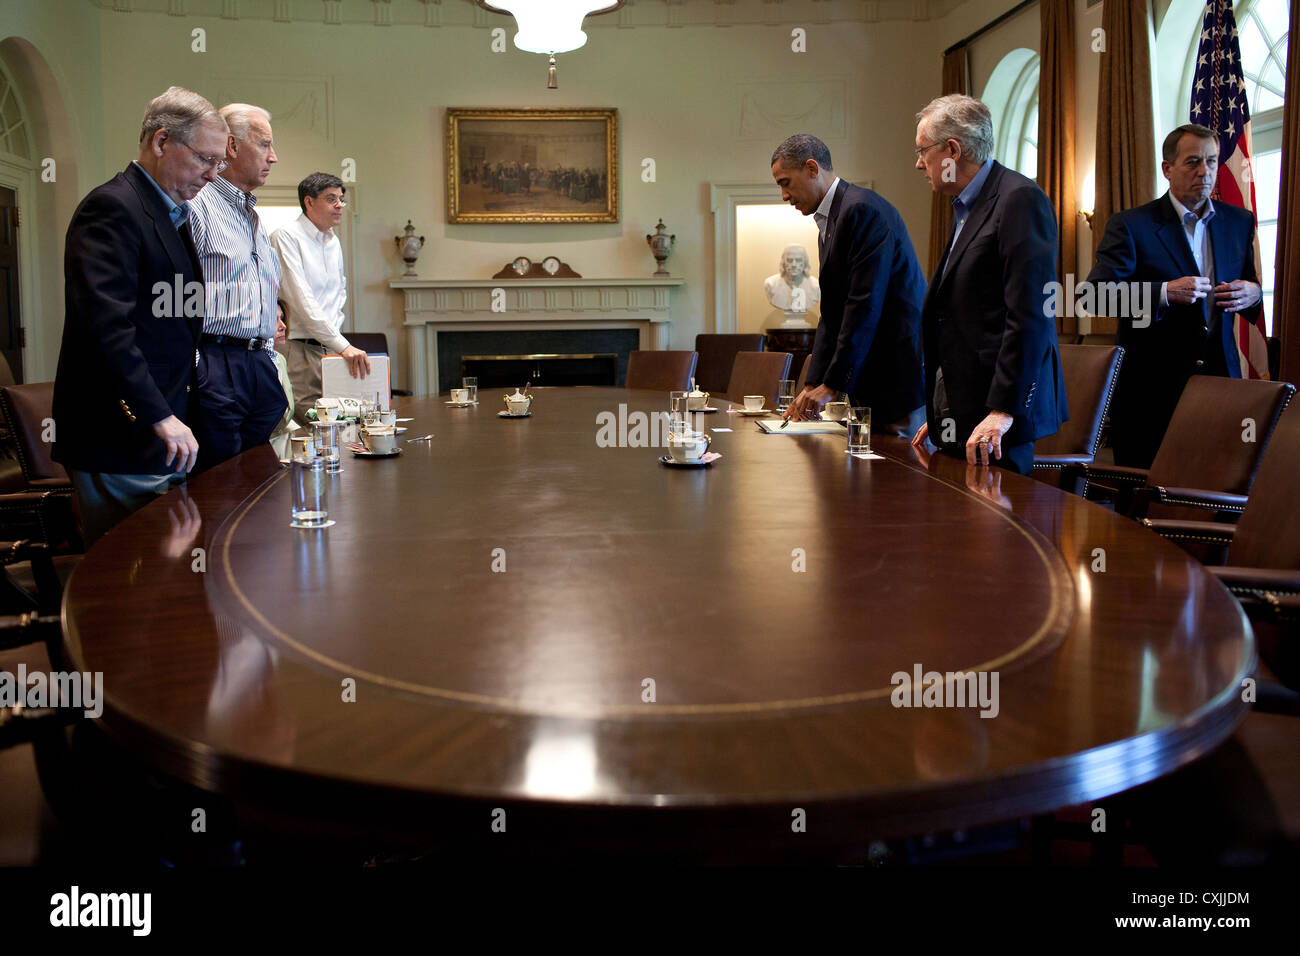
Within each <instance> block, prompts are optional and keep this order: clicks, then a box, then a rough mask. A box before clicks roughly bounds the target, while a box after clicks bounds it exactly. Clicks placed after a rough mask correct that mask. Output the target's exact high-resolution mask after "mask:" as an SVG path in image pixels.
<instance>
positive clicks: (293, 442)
mask: <svg viewBox="0 0 1300 956" xmlns="http://www.w3.org/2000/svg"><path fill="white" fill-rule="evenodd" d="M289 448H290V454H289V458H290V460H292V461H315V460H316V436H315V435H311V434H307V435H292V436H290V438H289Z"/></svg>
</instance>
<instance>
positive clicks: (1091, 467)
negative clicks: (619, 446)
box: [1084, 462, 1151, 488]
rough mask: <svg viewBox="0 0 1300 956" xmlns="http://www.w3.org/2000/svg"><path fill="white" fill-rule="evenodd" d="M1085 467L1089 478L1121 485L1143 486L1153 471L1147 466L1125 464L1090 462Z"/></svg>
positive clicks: (1101, 482) (1103, 482)
mask: <svg viewBox="0 0 1300 956" xmlns="http://www.w3.org/2000/svg"><path fill="white" fill-rule="evenodd" d="M1084 467H1085V470H1086V471H1087V475H1088V480H1089V481H1095V482H1098V483H1100V484H1113V485H1117V486H1120V487H1129V488H1143V487H1145V486H1146V483H1147V478H1148V477H1150V475H1151V472H1150V470H1148V469H1146V468H1128V467H1125V466H1124V465H1099V464H1097V463H1096V462H1090V463H1089V464H1087V465H1086V466H1084Z"/></svg>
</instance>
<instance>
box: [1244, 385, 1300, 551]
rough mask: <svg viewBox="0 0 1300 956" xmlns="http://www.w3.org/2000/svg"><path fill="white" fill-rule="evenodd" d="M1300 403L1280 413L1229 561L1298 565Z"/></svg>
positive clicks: (1261, 462) (1299, 531)
mask: <svg viewBox="0 0 1300 956" xmlns="http://www.w3.org/2000/svg"><path fill="white" fill-rule="evenodd" d="M1296 475H1300V408H1290V409H1287V410H1286V411H1285V412H1283V413H1282V416H1281V417H1280V418H1279V419H1278V423H1277V427H1276V428H1275V429H1273V437H1272V438H1270V439H1269V442H1268V448H1266V449H1265V450H1264V453H1263V455H1262V456H1261V458H1260V463H1259V473H1258V474H1257V475H1256V476H1255V484H1254V486H1253V487H1252V488H1251V489H1250V498H1249V499H1248V500H1247V501H1246V508H1245V510H1244V511H1243V512H1242V513H1241V517H1240V518H1239V519H1238V521H1237V531H1236V533H1235V534H1234V535H1233V538H1232V547H1231V549H1229V551H1228V563H1229V564H1235V565H1238V566H1241V567H1250V568H1281V569H1284V570H1291V571H1295V570H1300V507H1296Z"/></svg>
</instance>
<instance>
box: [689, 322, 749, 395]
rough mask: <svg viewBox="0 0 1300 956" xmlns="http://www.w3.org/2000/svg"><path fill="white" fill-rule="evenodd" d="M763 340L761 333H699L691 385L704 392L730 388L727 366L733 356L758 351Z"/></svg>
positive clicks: (730, 364)
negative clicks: (697, 358)
mask: <svg viewBox="0 0 1300 956" xmlns="http://www.w3.org/2000/svg"><path fill="white" fill-rule="evenodd" d="M766 341H767V337H766V336H765V335H763V334H762V333H761V332H759V333H755V334H753V335H715V334H713V333H710V332H701V333H700V334H699V335H697V336H695V351H696V352H698V353H699V356H700V358H699V361H698V362H697V363H696V365H695V383H696V384H697V385H699V387H700V388H702V389H704V390H705V391H706V392H716V393H719V394H720V393H722V392H725V391H726V390H727V389H728V388H729V387H730V386H731V366H732V365H733V364H734V363H735V360H736V353H737V352H761V351H763V349H764V348H765V343H766Z"/></svg>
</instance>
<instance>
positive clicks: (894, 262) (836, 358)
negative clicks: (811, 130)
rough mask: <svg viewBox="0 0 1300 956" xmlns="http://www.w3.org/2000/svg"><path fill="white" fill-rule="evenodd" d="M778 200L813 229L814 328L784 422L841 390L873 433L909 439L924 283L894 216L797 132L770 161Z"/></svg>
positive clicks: (920, 403)
mask: <svg viewBox="0 0 1300 956" xmlns="http://www.w3.org/2000/svg"><path fill="white" fill-rule="evenodd" d="M772 178H773V179H774V180H775V181H776V184H777V186H778V187H779V188H780V190H781V198H782V199H783V200H784V201H786V202H788V203H789V204H790V205H792V206H794V207H795V208H796V209H798V210H799V211H800V212H801V213H803V214H804V215H805V216H812V217H813V219H814V220H815V221H816V223H817V231H818V233H819V238H818V241H817V251H818V254H819V258H820V261H821V276H820V282H821V293H822V303H821V321H819V322H818V324H817V335H816V337H815V338H814V339H813V348H812V354H811V355H810V356H809V363H808V377H807V381H806V387H805V388H804V389H803V390H802V391H801V392H800V393H799V394H798V395H796V396H795V398H794V401H792V402H791V403H790V407H789V408H788V409H787V410H786V412H785V416H784V417H785V419H786V420H787V421H788V420H790V419H799V418H806V417H810V416H815V415H816V414H817V413H818V411H819V410H820V409H821V406H822V405H823V404H825V403H826V402H827V401H829V400H830V399H832V398H834V397H836V396H837V395H839V394H840V393H843V392H847V393H849V395H850V396H851V398H852V402H853V404H854V405H865V406H868V407H869V408H871V419H872V421H871V427H872V430H873V431H887V432H892V433H894V434H897V435H910V434H912V432H914V431H915V430H916V428H917V425H918V424H919V421H920V419H921V416H922V415H923V414H924V409H925V405H924V399H923V398H922V395H921V356H920V343H919V341H918V339H919V337H920V323H921V297H922V296H923V295H924V293H925V276H924V275H923V274H922V273H921V266H920V263H918V262H917V261H916V250H915V249H913V247H912V240H911V238H910V237H909V236H908V234H907V227H906V226H905V225H904V224H903V218H902V217H901V216H900V215H899V214H898V210H897V209H895V208H894V207H893V206H891V205H890V204H889V203H888V202H886V201H885V200H884V199H883V198H882V197H881V196H880V195H878V194H877V193H875V192H873V191H872V190H870V189H863V188H862V187H861V186H855V185H853V184H852V183H846V182H844V181H843V180H842V179H840V178H839V177H838V176H836V175H835V170H834V169H833V168H831V152H830V150H829V149H828V148H827V147H826V144H825V143H823V142H822V141H821V140H820V139H818V138H817V137H816V136H812V135H809V134H808V133H797V134H795V135H794V136H791V137H789V138H788V139H786V140H785V142H783V143H781V145H780V146H778V147H777V148H776V151H775V152H774V153H773V154H772Z"/></svg>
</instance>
